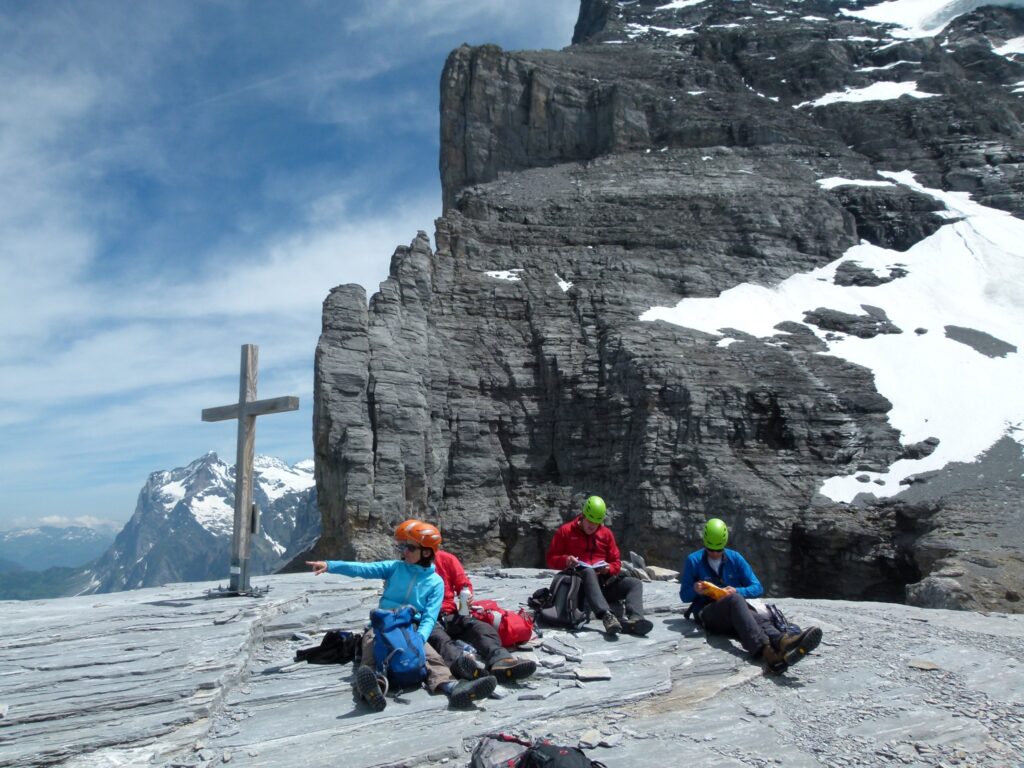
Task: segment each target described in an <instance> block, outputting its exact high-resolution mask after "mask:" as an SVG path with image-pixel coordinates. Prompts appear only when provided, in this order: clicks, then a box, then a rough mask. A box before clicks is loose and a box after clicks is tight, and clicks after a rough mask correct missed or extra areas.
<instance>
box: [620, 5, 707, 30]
mask: <svg viewBox="0 0 1024 768" xmlns="http://www.w3.org/2000/svg"><path fill="white" fill-rule="evenodd" d="M701 1H702V2H703V0H701ZM626 28H627V29H628V30H629V31H628V32H626V34H627V35H629V36H630V37H631V38H637V37H640V35H643V34H648V33H650V32H658V33H660V34H663V35H668V36H669V37H685V36H686V35H695V34H697V30H695V29H690V28H688V27H679V28H674V27H655V26H649V25H646V24H627V25H626Z"/></svg>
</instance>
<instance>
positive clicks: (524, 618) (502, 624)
mask: <svg viewBox="0 0 1024 768" xmlns="http://www.w3.org/2000/svg"><path fill="white" fill-rule="evenodd" d="M469 611H470V614H471V615H472V616H473V618H474V619H477V620H479V621H484V622H487V623H488V624H490V625H492V626H493V627H494V628H495V629H497V630H498V637H499V638H500V639H501V644H502V646H504V647H505V648H514V647H515V646H517V645H519V644H520V643H525V642H526V641H527V640H529V639H530V638H531V637H533V619H532V618H531V617H530V616H529V615H528V614H527V612H526V609H525V608H520V609H519V612H518V613H512V611H510V610H508V609H507V608H502V607H501V606H500V605H498V604H497V603H496V602H494V601H493V600H474V601H473V603H472V605H470V606H469Z"/></svg>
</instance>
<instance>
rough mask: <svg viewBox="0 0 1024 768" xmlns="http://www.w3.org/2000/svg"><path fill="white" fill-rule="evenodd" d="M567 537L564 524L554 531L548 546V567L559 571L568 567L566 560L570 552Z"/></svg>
mask: <svg viewBox="0 0 1024 768" xmlns="http://www.w3.org/2000/svg"><path fill="white" fill-rule="evenodd" d="M568 538H569V537H568V535H567V533H566V527H565V526H564V525H563V526H561V527H560V528H559V529H558V530H557V531H555V537H554V538H553V539H552V540H551V546H550V547H548V557H547V562H548V568H554V569H555V570H557V571H561V570H564V569H565V568H566V567H568V565H569V564H568V563H567V562H566V559H567V558H568V556H569V554H570V552H569V547H568V544H569V542H568Z"/></svg>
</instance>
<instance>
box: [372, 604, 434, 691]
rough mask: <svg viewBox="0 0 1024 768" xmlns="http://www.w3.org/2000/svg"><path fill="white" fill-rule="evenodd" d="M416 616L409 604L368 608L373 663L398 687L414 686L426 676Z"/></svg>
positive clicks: (423, 646) (421, 640)
mask: <svg viewBox="0 0 1024 768" xmlns="http://www.w3.org/2000/svg"><path fill="white" fill-rule="evenodd" d="M416 616H417V613H416V609H415V608H413V607H412V606H411V605H404V606H402V607H401V608H396V609H395V610H393V611H389V610H384V609H382V608H375V609H374V610H372V611H370V624H371V626H372V627H373V661H374V666H375V667H376V668H377V672H378V673H380V674H382V675H385V676H386V677H387V679H388V682H389V683H391V684H392V685H394V686H396V687H398V688H415V687H417V686H419V684H420V683H422V682H423V681H424V680H425V679H426V677H427V652H426V646H425V644H424V640H423V636H422V635H421V634H420V633H419V632H417V631H416V625H415V619H416Z"/></svg>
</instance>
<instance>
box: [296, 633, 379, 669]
mask: <svg viewBox="0 0 1024 768" xmlns="http://www.w3.org/2000/svg"><path fill="white" fill-rule="evenodd" d="M362 641H363V636H362V634H360V633H358V632H346V631H345V630H342V629H329V630H327V634H326V635H324V636H323V639H322V640H321V641H320V645H313V646H310V647H309V648H300V649H299V650H297V651H296V652H295V660H296V661H305V662H307V663H308V664H348V663H349V662H350V661H354V660H355V658H356V653H357V652H358V651H359V646H360V643H362Z"/></svg>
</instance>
